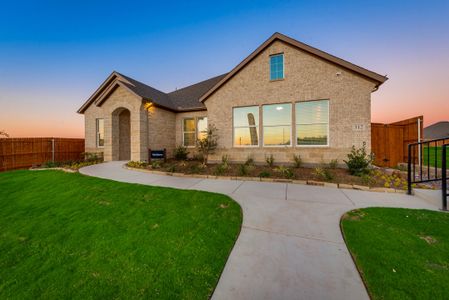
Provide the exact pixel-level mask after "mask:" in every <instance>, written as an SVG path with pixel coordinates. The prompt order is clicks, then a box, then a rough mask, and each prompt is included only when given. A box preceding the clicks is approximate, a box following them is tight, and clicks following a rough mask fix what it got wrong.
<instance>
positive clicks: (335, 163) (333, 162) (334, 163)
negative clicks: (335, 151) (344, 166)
mask: <svg viewBox="0 0 449 300" xmlns="http://www.w3.org/2000/svg"><path fill="white" fill-rule="evenodd" d="M337 167H338V159H332V160H331V161H330V162H329V168H330V169H336V168H337Z"/></svg>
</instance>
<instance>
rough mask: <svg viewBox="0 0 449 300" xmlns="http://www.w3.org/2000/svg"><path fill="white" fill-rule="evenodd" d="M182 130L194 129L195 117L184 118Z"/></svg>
mask: <svg viewBox="0 0 449 300" xmlns="http://www.w3.org/2000/svg"><path fill="white" fill-rule="evenodd" d="M184 131H195V119H194V118H188V119H184Z"/></svg>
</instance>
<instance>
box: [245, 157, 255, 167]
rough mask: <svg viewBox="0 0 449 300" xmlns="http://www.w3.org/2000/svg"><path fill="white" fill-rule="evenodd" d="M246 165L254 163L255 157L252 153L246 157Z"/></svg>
mask: <svg viewBox="0 0 449 300" xmlns="http://www.w3.org/2000/svg"><path fill="white" fill-rule="evenodd" d="M245 165H247V166H252V165H254V159H253V158H252V156H251V155H248V157H247V158H246V161H245Z"/></svg>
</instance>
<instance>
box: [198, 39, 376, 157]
mask: <svg viewBox="0 0 449 300" xmlns="http://www.w3.org/2000/svg"><path fill="white" fill-rule="evenodd" d="M277 53H284V69H285V73H284V77H285V78H284V79H283V80H278V81H270V80H269V56H270V55H271V54H277ZM337 74H340V75H337ZM374 87H375V84H374V83H373V82H371V81H370V80H368V79H365V78H363V77H361V76H360V75H358V74H355V73H353V72H351V71H348V70H346V69H344V68H341V67H339V66H336V65H334V64H332V63H329V62H326V61H324V60H322V59H320V58H317V57H315V56H313V55H311V54H309V53H307V52H304V51H302V50H298V49H297V48H294V47H292V46H290V45H287V44H285V43H283V42H280V41H276V42H274V43H273V44H271V45H270V46H269V47H268V48H266V49H265V50H264V51H262V52H261V53H260V54H259V55H258V56H257V57H256V58H254V60H253V61H251V62H250V63H249V64H248V65H246V66H245V67H244V68H243V69H242V70H240V71H239V72H238V73H237V74H236V75H235V76H234V77H233V78H232V79H231V80H230V81H228V82H227V83H226V84H224V85H223V86H222V87H221V88H220V89H218V90H217V91H216V92H215V93H214V94H213V95H211V96H210V97H209V98H208V99H207V100H206V101H205V105H206V107H207V114H208V122H209V124H215V126H216V127H217V128H218V134H219V136H220V138H219V148H220V150H219V151H217V152H216V154H215V155H212V156H211V160H216V161H219V160H220V158H221V155H223V154H228V155H229V156H230V159H231V160H232V161H244V160H246V158H247V157H248V156H252V158H253V159H254V160H255V161H257V162H263V161H264V160H265V155H267V154H273V155H274V157H275V160H276V162H290V161H292V157H293V154H300V155H301V157H302V158H303V161H304V162H305V163H311V164H316V163H320V162H322V161H325V162H328V161H330V160H331V159H339V161H340V163H341V162H342V160H343V159H345V158H346V154H347V153H348V152H349V151H350V148H351V147H352V145H356V146H361V145H362V143H363V142H366V144H367V148H368V150H370V147H371V145H370V144H371V92H372V90H373V89H374ZM318 99H329V100H330V101H329V147H296V146H294V145H293V146H292V147H275V148H274V147H269V148H267V147H263V146H262V145H260V146H259V147H256V148H239V147H233V138H232V137H233V132H232V131H233V129H232V108H233V107H236V106H251V105H263V104H273V103H285V102H292V103H294V102H296V101H306V100H318ZM294 122H295V120H294V115H293V124H294ZM261 124H262V115H261V116H260V126H259V128H260V135H259V137H261V136H262V130H261V129H262V126H261ZM359 125H361V126H362V127H363V128H362V129H356V127H357V126H359ZM358 128H360V126H359V127H358ZM292 130H293V137H295V126H292ZM294 140H295V138H294Z"/></svg>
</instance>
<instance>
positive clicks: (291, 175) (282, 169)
mask: <svg viewBox="0 0 449 300" xmlns="http://www.w3.org/2000/svg"><path fill="white" fill-rule="evenodd" d="M276 171H277V172H279V173H281V174H282V176H284V177H285V178H287V179H292V178H294V177H295V173H293V171H292V170H291V169H289V168H287V167H284V166H279V167H278V168H277V169H276Z"/></svg>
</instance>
